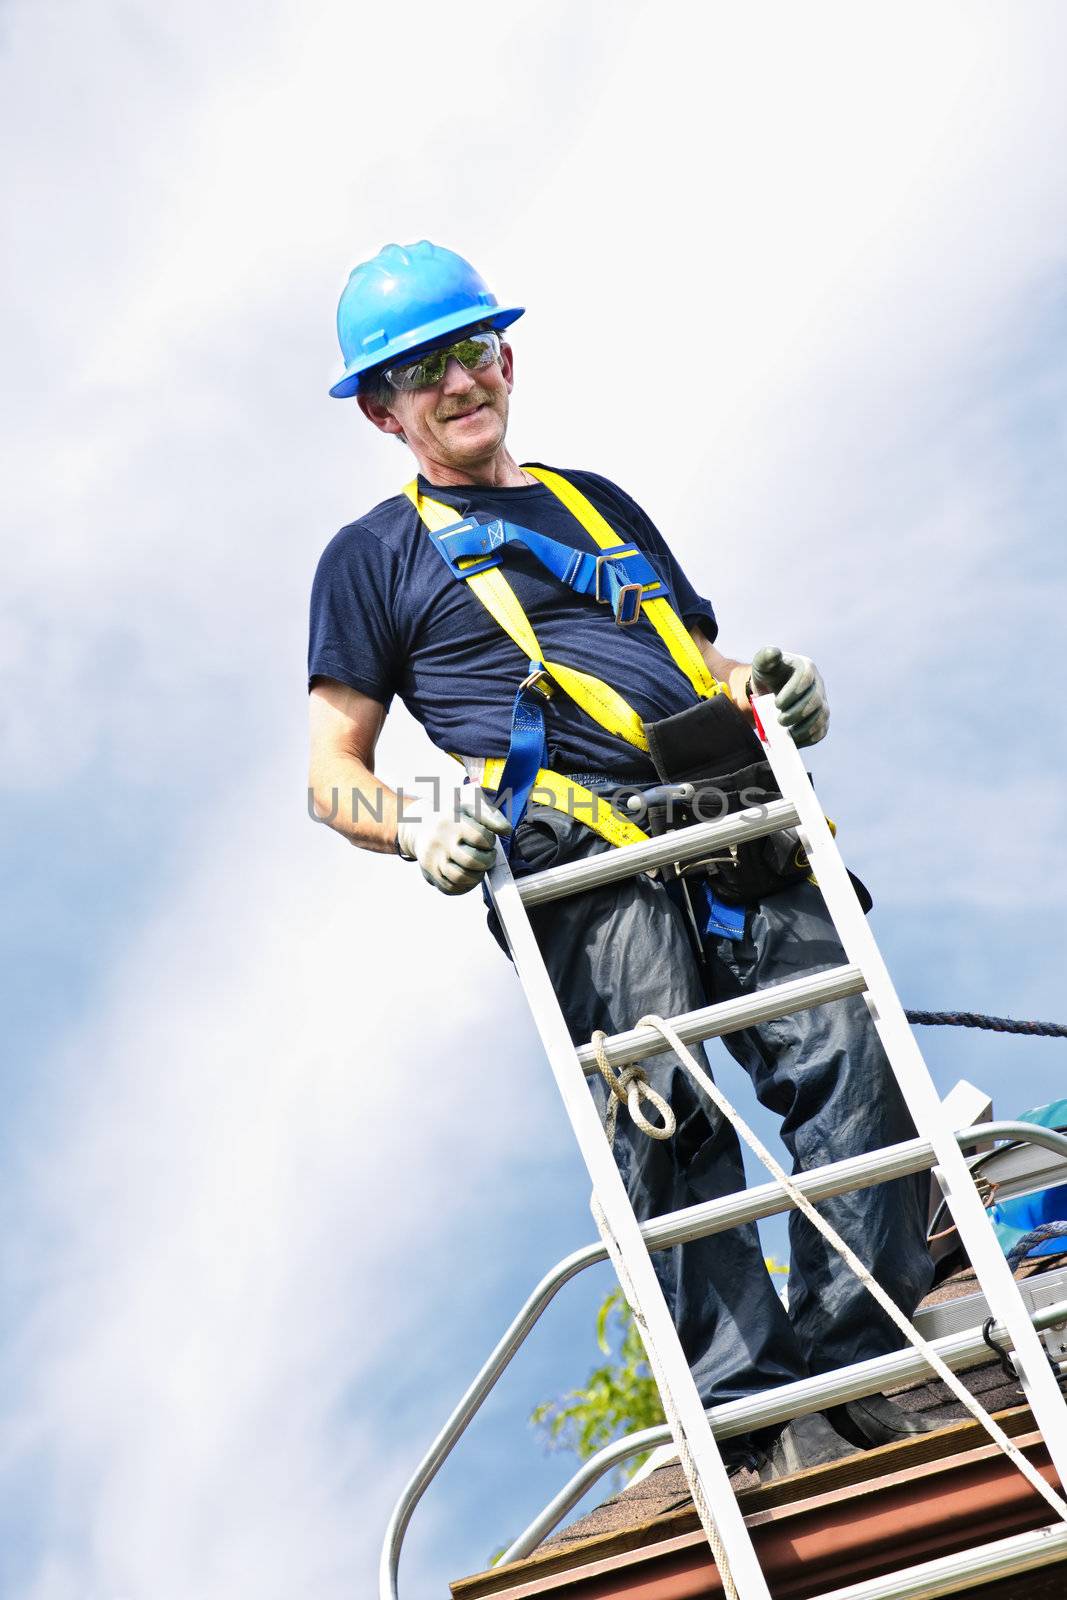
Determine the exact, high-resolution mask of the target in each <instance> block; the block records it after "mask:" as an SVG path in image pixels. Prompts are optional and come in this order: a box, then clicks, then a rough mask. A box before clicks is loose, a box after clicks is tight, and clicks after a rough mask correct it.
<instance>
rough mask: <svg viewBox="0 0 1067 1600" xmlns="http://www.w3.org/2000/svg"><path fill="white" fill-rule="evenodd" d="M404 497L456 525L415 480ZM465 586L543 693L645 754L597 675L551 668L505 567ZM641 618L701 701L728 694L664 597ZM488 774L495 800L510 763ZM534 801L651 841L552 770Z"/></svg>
mask: <svg viewBox="0 0 1067 1600" xmlns="http://www.w3.org/2000/svg"><path fill="white" fill-rule="evenodd" d="M525 470H526V471H527V472H529V473H530V474H531V476H532V477H535V478H537V479H538V480H539V481H540V482H541V483H543V484H544V485H545V487H546V488H547V489H549V490H551V492H552V493H553V494H554V495H555V496H556V498H557V500H559V501H561V502H562V504H563V505H564V506H566V508H567V510H568V511H569V512H570V513H571V515H572V516H573V517H574V518H575V519H576V521H577V522H578V523H580V525H581V526H582V527H583V528H584V529H585V531H586V533H587V534H588V535H589V537H590V538H591V539H592V540H593V543H594V544H595V545H596V546H597V548H598V549H600V550H603V551H618V550H623V549H627V548H629V547H628V546H627V545H626V544H625V541H624V540H622V539H620V538H619V535H618V534H617V533H616V532H615V530H614V529H613V528H612V527H611V525H610V523H608V522H607V521H606V520H605V518H604V517H603V516H602V515H601V514H600V512H599V511H598V510H597V509H596V507H595V506H594V505H593V504H592V503H591V502H590V501H589V500H588V499H587V498H586V496H585V495H584V494H582V492H581V490H580V489H577V488H576V487H575V486H574V484H573V483H571V482H570V481H569V480H568V479H567V478H565V477H563V476H562V474H561V473H558V472H551V471H550V470H549V469H548V468H547V467H526V468H525ZM404 493H405V494H406V495H407V497H408V499H409V500H410V501H411V503H412V505H413V506H414V507H415V509H416V511H417V512H418V514H419V516H420V517H421V518H422V521H423V523H424V524H425V526H426V527H427V528H428V529H430V531H431V532H433V533H440V532H441V531H442V530H443V529H445V528H448V527H451V526H452V525H453V524H454V523H455V522H456V520H457V519H456V510H455V507H454V506H450V505H446V504H444V503H443V502H442V501H440V500H433V499H431V498H430V497H429V496H428V495H424V494H421V493H420V492H419V487H418V482H417V480H412V482H411V483H409V484H406V485H405V487H404ZM457 565H458V568H459V571H460V572H461V573H462V571H463V568H464V567H465V566H475V565H477V562H476V561H475V560H473V559H471V560H470V561H462V560H461V561H459V562H458V564H457ZM464 581H465V582H466V584H467V587H468V588H469V589H471V590H472V591H473V593H474V594H475V595H476V597H477V598H478V600H479V601H480V602H481V603H482V605H483V606H484V607H485V609H486V610H487V611H488V612H489V614H490V616H492V618H493V619H494V621H495V622H497V623H498V624H499V626H500V627H501V628H502V629H503V631H504V632H505V633H506V634H507V636H508V638H509V639H511V640H512V642H513V643H514V644H515V645H516V647H517V648H518V650H519V651H520V652H521V655H522V657H523V661H524V664H525V663H528V662H531V661H534V662H540V663H541V664H542V667H543V678H544V679H547V682H545V681H541V682H540V683H539V687H540V688H541V689H542V692H543V693H545V694H546V695H551V694H552V693H553V692H554V690H555V688H556V687H558V688H560V689H562V691H563V692H564V694H566V695H567V696H568V697H569V698H570V699H571V700H572V701H573V702H574V704H575V705H576V706H578V707H579V709H580V710H582V711H584V712H585V713H586V715H587V716H589V717H591V718H592V719H593V721H594V722H596V723H597V724H598V725H599V726H600V727H601V728H604V729H606V730H607V732H608V733H613V734H615V735H616V737H618V738H620V739H624V740H625V741H626V743H627V744H629V745H632V746H633V747H634V749H636V750H642V751H645V752H647V750H648V739H647V738H646V736H645V731H644V728H643V727H642V724H641V717H640V715H639V713H638V712H637V711H635V710H634V708H633V706H631V705H630V704H629V703H628V702H627V701H626V700H624V699H623V697H622V695H620V694H619V693H618V692H617V691H616V690H615V689H613V688H612V687H611V685H610V684H608V683H605V682H604V681H603V680H602V679H601V678H597V677H594V676H593V674H592V673H588V672H581V671H579V670H578V669H577V668H576V667H569V666H567V665H566V663H564V662H561V661H549V660H548V659H547V657H546V656H545V655H544V654H543V652H542V650H541V646H540V645H539V643H538V642H537V635H536V634H535V633H534V630H533V627H532V626H531V624H530V619H529V617H528V616H527V615H526V612H525V611H524V609H523V607H522V604H521V602H520V600H519V598H518V596H517V595H516V593H515V591H514V589H513V588H512V587H511V584H510V583H509V582H508V580H507V578H506V577H505V575H504V573H503V571H502V569H501V568H500V567H499V566H494V567H490V568H488V569H487V570H483V571H479V572H473V573H471V574H470V576H469V577H466V578H465V579H464ZM641 614H642V615H643V616H646V617H647V618H648V620H649V622H651V624H652V626H653V627H654V628H655V630H656V632H657V633H658V634H659V636H660V638H661V639H662V641H663V643H664V645H665V646H666V648H667V650H668V652H669V654H670V657H671V660H672V661H673V662H674V663H675V665H676V666H677V667H678V668H679V669H680V670H681V671H682V673H684V675H685V677H686V678H687V679H688V680H689V682H690V684H692V686H693V689H694V691H695V693H696V694H697V695H698V697H699V698H700V699H702V700H707V699H710V698H711V697H712V696H713V695H717V694H728V693H729V690H728V688H727V685H726V684H724V683H720V682H719V681H718V679H717V678H715V677H713V676H712V674H711V672H710V671H709V670H708V666H707V663H706V661H705V660H704V657H703V656H702V655H701V653H700V651H699V650H698V648H697V645H696V642H695V641H694V639H693V638H692V636H691V634H690V633H689V630H688V629H687V628H686V626H685V624H684V622H683V621H682V619H681V618H680V617H679V616H678V614H677V612H676V611H675V610H674V607H673V606H672V605H671V603H670V600H669V599H668V598H667V596H666V595H665V594H662V595H655V594H654V593H652V594H649V591H647V590H646V595H645V596H644V597H643V601H642V606H641ZM526 670H528V669H526ZM524 676H525V672H524ZM483 769H484V770H483V776H482V783H483V786H484V787H485V788H486V789H487V790H488V791H489V792H490V793H492V792H494V791H495V790H496V789H497V788H498V787H499V784H500V778H501V774H502V773H503V770H504V758H503V757H501V756H487V757H486V758H485V760H484V763H483ZM531 800H532V801H533V802H534V803H535V804H538V805H547V806H552V807H554V808H555V809H556V810H558V811H564V812H566V813H567V814H568V815H569V816H574V817H577V818H578V820H579V821H581V822H583V823H585V824H586V825H587V826H588V827H590V828H592V829H593V831H594V832H595V833H598V834H599V835H600V836H601V838H602V839H606V840H607V841H608V843H609V844H612V845H624V844H635V843H637V842H638V841H639V840H642V839H647V837H648V835H647V834H646V833H645V832H644V830H643V829H642V828H639V827H638V826H637V824H636V823H634V822H630V821H628V820H627V819H626V818H624V817H621V816H619V814H618V813H617V812H616V811H614V810H613V809H612V807H611V806H610V804H608V802H607V801H606V800H603V799H602V798H600V797H599V796H598V795H595V794H594V793H593V792H592V790H590V789H587V788H585V787H584V786H583V785H582V784H580V783H576V782H575V780H574V779H573V778H569V777H567V776H565V775H564V774H563V773H560V772H554V771H552V770H550V769H549V768H546V767H542V768H541V769H540V770H539V771H538V773H537V777H536V780H535V787H534V790H533V793H532V794H531Z"/></svg>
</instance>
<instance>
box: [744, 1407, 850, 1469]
mask: <svg viewBox="0 0 1067 1600" xmlns="http://www.w3.org/2000/svg"><path fill="white" fill-rule="evenodd" d="M761 1454H762V1457H763V1459H762V1460H761V1462H760V1465H759V1475H760V1482H761V1483H773V1482H774V1480H775V1478H788V1477H791V1476H792V1474H793V1473H794V1472H806V1471H807V1470H808V1468H809V1467H824V1466H826V1464H827V1462H830V1461H841V1460H842V1459H843V1458H844V1457H845V1456H854V1455H855V1454H856V1446H855V1445H854V1444H851V1443H850V1442H849V1441H848V1440H847V1439H843V1438H842V1437H841V1435H840V1434H839V1433H838V1432H837V1431H836V1429H835V1428H834V1427H833V1426H832V1425H831V1424H830V1423H829V1422H828V1421H827V1420H826V1418H825V1417H824V1416H823V1415H822V1413H821V1412H820V1411H813V1412H812V1413H811V1414H810V1415H809V1416H806V1417H796V1418H795V1419H794V1420H793V1421H792V1422H788V1423H786V1425H785V1427H784V1428H782V1429H781V1431H780V1432H779V1433H778V1435H777V1436H776V1437H775V1438H773V1439H771V1440H769V1441H765V1442H762V1451H761Z"/></svg>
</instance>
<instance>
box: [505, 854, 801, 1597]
mask: <svg viewBox="0 0 1067 1600" xmlns="http://www.w3.org/2000/svg"><path fill="white" fill-rule="evenodd" d="M641 848H643V847H641ZM487 882H488V886H489V895H490V898H491V900H492V903H493V907H494V909H495V911H496V914H497V916H498V918H499V920H500V924H501V927H502V928H503V929H504V932H505V934H506V936H507V940H508V945H509V947H510V950H511V955H512V960H513V961H514V963H515V970H516V972H517V973H518V976H519V980H520V982H521V983H522V986H523V989H524V990H525V991H526V998H527V1000H528V1002H529V1004H530V1009H531V1011H532V1013H533V1016H534V1019H535V1022H536V1024H537V1027H538V1031H539V1033H540V1035H541V1041H542V1044H543V1045H544V1047H545V1053H546V1055H547V1057H548V1062H549V1066H550V1067H551V1069H552V1073H553V1076H554V1077H555V1079H556V1086H557V1088H558V1089H559V1092H560V1097H561V1098H562V1100H563V1104H564V1108H565V1109H566V1112H567V1115H568V1117H569V1119H570V1123H571V1127H572V1129H573V1131H574V1135H575V1138H576V1139H577V1141H578V1148H579V1150H580V1152H581V1155H582V1159H583V1160H584V1162H585V1166H586V1170H587V1172H588V1174H589V1177H590V1180H591V1182H592V1185H593V1199H594V1204H595V1205H597V1206H598V1207H599V1209H600V1216H601V1217H602V1219H603V1222H602V1223H600V1222H598V1226H599V1227H600V1231H601V1234H602V1236H603V1234H604V1233H605V1231H606V1232H608V1233H610V1235H611V1239H610V1241H609V1240H608V1239H605V1243H607V1244H608V1247H609V1250H610V1249H611V1248H612V1245H613V1244H614V1246H615V1247H616V1248H617V1249H618V1250H619V1252H620V1254H621V1256H622V1258H623V1259H624V1261H625V1263H626V1271H627V1273H628V1275H629V1278H630V1283H631V1292H632V1297H633V1299H634V1300H636V1302H637V1304H636V1307H635V1310H636V1312H637V1314H638V1316H639V1317H640V1318H641V1319H642V1321H643V1324H644V1335H643V1336H644V1342H645V1344H646V1349H647V1347H649V1346H651V1349H652V1350H654V1352H655V1356H654V1360H655V1361H656V1362H658V1364H659V1366H660V1368H661V1371H662V1375H663V1380H664V1381H663V1384H662V1385H661V1387H665V1388H666V1389H667V1390H668V1393H669V1397H670V1403H671V1406H672V1407H673V1408H674V1410H675V1413H676V1416H677V1418H678V1427H679V1434H680V1437H678V1439H677V1442H678V1445H679V1448H680V1449H683V1448H684V1449H687V1450H688V1451H689V1452H690V1456H691V1459H692V1461H693V1464H694V1468H695V1471H696V1475H697V1479H698V1482H699V1483H700V1485H701V1487H702V1492H703V1495H704V1498H705V1500H706V1501H707V1502H708V1504H711V1505H714V1507H715V1525H716V1530H717V1533H718V1536H719V1538H720V1540H721V1542H722V1546H723V1549H724V1550H725V1552H726V1558H727V1560H728V1562H729V1565H730V1570H731V1572H732V1574H733V1579H734V1582H735V1584H736V1586H737V1590H738V1593H739V1594H740V1595H741V1596H743V1600H771V1596H770V1591H769V1589H768V1588H767V1581H766V1579H765V1578H764V1576H763V1572H762V1570H761V1568H760V1564H759V1561H758V1560H757V1557H756V1553H755V1550H754V1549H753V1545H752V1539H751V1537H750V1535H749V1531H748V1529H747V1528H746V1526H745V1520H744V1518H743V1517H742V1515H741V1511H740V1508H739V1506H738V1504H737V1501H736V1500H735V1498H734V1495H733V1493H732V1491H731V1489H730V1480H729V1476H728V1474H727V1472H726V1468H725V1466H724V1464H723V1460H722V1456H721V1455H720V1454H719V1449H718V1446H717V1444H716V1443H715V1439H714V1437H713V1435H712V1432H711V1429H710V1428H709V1427H708V1425H707V1418H706V1416H705V1414H704V1407H703V1405H702V1403H701V1399H700V1395H699V1394H698V1393H697V1387H696V1383H695V1382H694V1379H693V1375H692V1373H691V1372H690V1370H689V1363H688V1361H687V1360H686V1357H685V1353H684V1351H683V1349H682V1345H681V1341H680V1340H679V1338H678V1332H677V1329H676V1328H675V1325H674V1320H673V1318H672V1317H671V1314H670V1311H669V1309H668V1307H667V1302H666V1300H665V1299H664V1296H663V1290H662V1288H661V1287H660V1284H659V1281H658V1279H657V1277H656V1274H655V1270H654V1268H653V1265H652V1258H651V1256H650V1255H649V1253H648V1250H647V1249H646V1247H645V1244H644V1241H643V1239H642V1238H641V1230H640V1225H639V1223H638V1221H637V1218H636V1217H635V1216H634V1213H633V1208H632V1207H631V1205H630V1200H629V1196H628V1195H627V1193H626V1189H625V1186H624V1184H623V1180H622V1177H621V1175H620V1173H619V1169H618V1167H617V1166H616V1165H615V1158H614V1156H613V1155H612V1152H611V1148H610V1146H609V1145H608V1141H607V1139H606V1138H605V1137H604V1129H603V1128H602V1126H601V1123H600V1117H599V1115H598V1113H597V1109H596V1105H595V1103H594V1100H593V1097H592V1095H591V1094H590V1093H589V1089H588V1086H587V1085H586V1081H585V1075H584V1073H583V1072H582V1069H581V1067H580V1066H579V1064H578V1059H577V1055H576V1053H575V1048H574V1044H573V1041H572V1040H571V1036H570V1032H569V1030H568V1028H567V1023H566V1020H565V1019H564V1016H563V1011H562V1009H561V1007H560V1003H559V1000H558V998H557V996H556V992H555V990H554V989H553V987H552V982H551V979H550V978H549V975H548V972H547V970H546V968H545V964H544V961H543V959H542V957H541V952H540V950H539V949H538V945H537V940H536V938H535V936H534V931H533V928H532V927H531V925H530V921H529V918H528V917H527V915H526V911H525V909H524V907H523V904H522V901H521V900H520V898H519V894H518V890H517V887H516V883H515V879H514V878H513V877H512V875H511V871H510V869H509V867H508V864H507V861H506V860H505V859H504V854H503V851H502V850H501V849H500V848H499V845H498V847H497V859H496V864H495V866H494V867H493V868H492V870H491V871H490V873H489V875H488V879H487ZM649 1353H650V1355H651V1351H650V1352H649Z"/></svg>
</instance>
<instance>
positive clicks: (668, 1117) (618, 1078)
mask: <svg viewBox="0 0 1067 1600" xmlns="http://www.w3.org/2000/svg"><path fill="white" fill-rule="evenodd" d="M606 1039H607V1034H606V1033H605V1032H604V1030H603V1029H602V1028H598V1029H597V1031H596V1032H595V1033H594V1034H593V1037H592V1040H591V1043H592V1046H593V1053H594V1055H595V1056H596V1064H597V1068H598V1069H599V1072H600V1076H601V1077H602V1078H603V1080H604V1082H605V1083H606V1084H607V1086H608V1088H609V1089H610V1090H611V1099H610V1100H609V1101H608V1110H607V1115H606V1117H605V1118H604V1131H605V1133H606V1134H607V1136H608V1143H609V1144H611V1145H613V1144H614V1143H615V1124H616V1120H617V1118H618V1115H619V1107H620V1106H625V1107H626V1109H627V1111H628V1112H629V1113H630V1119H631V1121H632V1122H634V1123H635V1125H636V1126H637V1127H638V1128H640V1130H641V1132H642V1133H645V1134H647V1135H648V1137H649V1138H650V1139H673V1138H674V1134H675V1130H676V1128H677V1126H678V1124H677V1122H676V1121H675V1117H674V1112H673V1111H672V1110H671V1108H670V1106H669V1105H668V1104H667V1101H666V1100H665V1099H664V1098H663V1096H662V1095H661V1094H660V1093H659V1092H658V1091H657V1090H655V1089H653V1087H652V1085H651V1084H650V1083H649V1081H648V1078H647V1077H646V1076H645V1072H644V1069H643V1068H642V1067H639V1066H637V1065H636V1063H631V1064H630V1065H629V1066H628V1067H623V1069H622V1071H621V1072H616V1071H615V1068H614V1067H613V1066H612V1064H611V1062H610V1061H609V1060H608V1057H607V1052H606V1051H605V1049H604V1041H605V1040H606ZM642 1100H647V1101H648V1103H649V1105H650V1106H652V1108H653V1110H655V1111H658V1112H659V1115H660V1116H661V1117H662V1119H663V1121H662V1122H661V1123H659V1124H656V1123H655V1122H650V1121H649V1120H648V1118H647V1117H646V1116H645V1113H644V1112H643V1111H642V1109H641V1101H642Z"/></svg>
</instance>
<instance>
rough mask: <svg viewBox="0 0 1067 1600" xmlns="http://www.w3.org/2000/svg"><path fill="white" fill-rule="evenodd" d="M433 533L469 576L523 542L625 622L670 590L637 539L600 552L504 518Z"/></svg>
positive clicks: (455, 572)
mask: <svg viewBox="0 0 1067 1600" xmlns="http://www.w3.org/2000/svg"><path fill="white" fill-rule="evenodd" d="M430 538H431V539H432V540H433V543H434V546H435V548H436V550H437V552H438V554H439V555H440V556H441V558H442V559H443V561H444V563H445V565H446V566H447V567H448V570H449V571H450V572H451V574H452V576H453V577H454V578H463V579H465V580H466V581H467V582H469V581H470V579H471V578H473V577H475V576H476V575H477V574H478V573H479V572H487V571H488V570H489V568H490V567H499V566H500V564H501V562H502V560H503V551H504V549H505V547H506V546H507V545H509V544H512V545H515V544H518V545H522V546H524V547H525V549H527V550H528V551H529V552H530V554H531V555H532V556H535V557H536V559H537V560H538V561H539V562H540V563H541V565H542V566H543V567H545V568H546V569H547V570H548V571H549V572H550V573H551V574H552V576H553V577H554V578H556V579H558V580H559V582H560V583H562V584H565V585H566V586H567V588H568V589H573V590H574V592H575V594H581V595H592V596H593V598H594V599H595V600H597V601H600V602H601V603H603V604H608V605H610V606H611V609H612V612H613V613H614V616H615V621H616V622H617V623H618V624H619V625H620V627H628V626H629V625H630V624H631V623H634V622H636V621H637V619H638V617H639V616H640V615H641V608H642V606H643V605H644V604H646V603H647V601H648V598H649V597H650V596H656V595H660V596H662V595H665V594H666V593H667V588H666V585H665V584H664V583H663V582H662V581H661V580H660V577H659V574H658V573H657V572H656V570H655V568H654V567H653V565H652V563H651V562H650V561H649V560H648V558H647V556H645V555H643V554H642V553H641V551H640V550H638V548H637V546H636V545H634V544H629V545H623V544H620V546H619V548H618V549H612V550H609V551H606V552H605V553H604V554H602V555H596V554H594V552H593V551H591V550H575V549H574V547H573V545H569V544H561V543H560V541H559V540H558V539H550V538H548V536H547V534H543V533H536V532H535V531H534V529H533V528H523V527H521V526H520V525H519V524H518V523H515V522H504V521H503V520H502V519H500V518H496V519H495V520H494V521H492V522H474V521H473V520H471V521H469V522H454V523H452V525H451V526H450V527H447V528H444V529H442V530H441V531H440V532H437V531H435V530H434V529H432V528H431V529H430ZM464 557H471V558H473V559H468V560H464V559H463V558H464Z"/></svg>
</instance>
